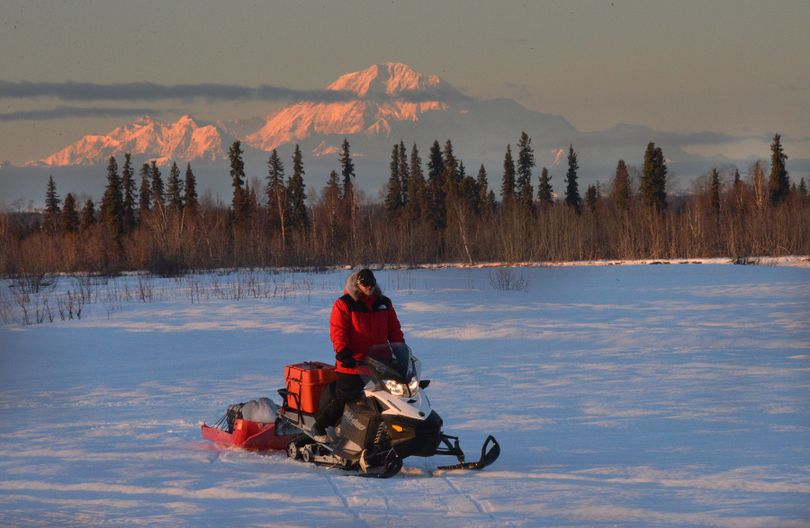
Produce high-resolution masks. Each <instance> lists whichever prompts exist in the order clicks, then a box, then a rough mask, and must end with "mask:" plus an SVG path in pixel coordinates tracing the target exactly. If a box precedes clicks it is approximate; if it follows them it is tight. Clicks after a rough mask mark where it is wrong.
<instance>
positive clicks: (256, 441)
mask: <svg viewBox="0 0 810 528" xmlns="http://www.w3.org/2000/svg"><path fill="white" fill-rule="evenodd" d="M202 436H203V438H205V439H206V440H211V441H212V442H214V443H217V444H220V445H225V446H232V447H241V448H242V449H248V450H250V451H268V450H270V449H287V444H289V443H290V440H292V439H293V436H294V435H285V434H282V435H277V434H276V424H275V423H261V422H251V421H249V420H243V419H241V418H237V419H235V420H234V421H233V432H232V433H229V432H228V431H225V430H223V429H219V428H217V427H211V426H210V425H207V424H203V425H202Z"/></svg>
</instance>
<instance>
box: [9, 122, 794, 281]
mask: <svg viewBox="0 0 810 528" xmlns="http://www.w3.org/2000/svg"><path fill="white" fill-rule="evenodd" d="M228 156H229V167H230V178H231V182H232V189H233V195H232V200H231V204H230V206H227V205H225V204H223V203H221V202H217V201H215V200H214V199H213V198H212V197H210V195H208V196H206V197H204V198H202V199H200V197H199V196H198V194H197V190H196V179H195V177H194V172H193V170H192V168H191V165H190V164H187V165H186V168H185V173H184V174H182V175H181V170H180V168H179V167H178V166H177V164H176V163H173V164H172V165H171V167H170V169H169V174H168V177H167V179H166V184H165V185H164V180H163V178H164V176H163V174H162V173H161V169H160V167H158V165H157V164H156V163H155V162H154V161H153V162H151V163H145V164H143V165H142V166H141V168H140V170H139V171H138V174H137V176H136V171H135V169H134V168H133V167H132V164H131V158H130V155H129V154H125V155H124V158H123V164H122V166H121V167H120V170H119V165H118V162H117V160H116V158H114V157H111V158H110V160H109V164H108V166H107V185H106V188H105V190H104V194H103V197H102V199H101V202H100V203H99V204H95V203H94V202H93V201H92V200H90V199H87V200H85V201H84V203H83V204H79V203H78V201H77V198H76V196H75V195H74V194H72V193H68V194H67V195H66V196H65V198H64V200H62V199H60V197H59V195H58V193H57V189H56V186H55V185H54V182H53V179H52V178H51V179H50V180H49V182H48V186H47V189H46V204H45V210H44V211H43V212H42V213H41V214H37V215H30V214H29V215H25V214H21V213H5V214H3V215H2V216H0V244H1V246H0V249H1V250H2V251H0V254H1V255H2V257H0V258H2V261H0V269H1V270H2V272H3V273H4V274H6V275H15V274H26V273H47V272H60V271H61V272H79V271H81V272H102V273H112V272H117V271H122V270H141V269H146V270H150V271H153V272H156V273H161V274H176V273H182V272H184V271H187V270H203V269H215V268H233V267H251V266H296V267H304V266H328V265H337V264H357V263H362V262H386V263H398V264H419V263H432V262H445V261H461V262H467V263H474V262H481V261H506V262H521V261H554V260H588V259H633V258H696V257H715V256H724V257H740V258H743V257H746V256H756V255H783V254H810V199H808V194H807V187H806V183H805V180H804V178H802V179H801V181H800V183H799V184H798V185H796V184H795V183H794V184H793V185H791V183H790V178H789V175H788V172H787V168H786V160H787V156H786V155H785V153H784V151H783V148H782V145H781V138H780V136H779V135H776V136H774V139H773V143H772V145H771V159H770V163H769V164H767V165H766V164H765V163H763V162H759V161H758V162H756V163H754V164H753V165H752V166H751V167H749V168H748V171H747V175H746V177H745V178H743V177H742V175H741V174H740V172H739V170H737V169H736V168H730V169H729V168H725V169H724V170H722V171H720V170H718V169H713V170H712V171H711V172H710V173H708V174H706V175H704V176H703V177H701V178H698V179H697V180H696V181H695V182H694V183H693V185H692V188H691V190H690V192H688V193H686V194H682V195H673V194H671V193H668V192H667V177H668V176H669V174H668V169H667V166H666V161H665V158H664V154H663V152H662V150H661V148H660V147H658V146H656V145H655V144H654V143H649V144H648V145H647V148H646V150H645V151H644V154H643V160H642V164H641V166H640V168H636V167H633V166H630V165H628V164H627V163H626V162H625V161H624V160H619V161H618V163H617V165H616V171H615V174H613V175H611V177H610V178H609V181H608V183H607V185H602V184H600V183H596V184H594V185H590V186H588V187H587V189H586V190H585V192H584V196H583V195H581V194H580V191H579V184H578V169H579V164H578V159H577V153H576V151H575V150H574V147H573V145H571V146H570V147H569V151H568V160H567V161H568V162H567V170H566V172H565V176H564V182H563V184H561V185H560V187H561V188H563V190H564V194H563V195H558V194H556V193H555V191H554V185H555V184H554V183H553V182H552V180H553V178H552V176H551V175H550V173H549V171H548V169H547V168H546V167H542V168H541V169H540V171H539V174H537V171H536V168H537V167H536V161H535V156H534V151H533V148H532V145H531V138H530V137H529V136H528V135H527V134H526V133H525V132H524V133H523V134H522V135H521V137H520V139H519V140H518V142H517V143H516V153H515V154H514V155H513V151H512V146H511V145H507V147H506V153H505V155H504V162H503V169H502V172H501V178H500V179H501V185H500V190H499V197H500V200H498V199H497V198H496V195H495V191H494V190H493V189H492V188H491V186H490V183H489V178H490V176H489V173H488V172H487V170H486V168H485V167H484V166H483V165H481V166H480V167H479V169H478V172H477V174H476V175H475V176H473V175H472V174H468V170H467V167H466V166H465V165H464V162H463V161H462V160H460V159H458V157H457V156H456V155H455V153H454V149H453V144H452V142H451V141H450V140H447V141H446V142H445V143H444V145H443V146H442V145H441V144H440V143H439V142H438V141H434V142H433V144H432V145H431V147H430V149H429V151H428V154H427V161H426V163H425V162H423V160H422V157H421V154H420V151H419V150H418V148H417V146H416V145H415V144H414V145H413V146H412V147H410V149H408V148H406V146H405V144H404V143H403V142H399V143H398V144H395V145H393V148H392V151H391V163H390V175H389V178H388V182H387V185H386V186H385V189H384V191H383V194H384V199H383V200H381V201H379V202H377V201H373V200H369V199H368V198H367V197H366V196H365V195H364V193H363V192H362V191H361V190H360V189H359V187H358V186H357V183H356V181H355V169H354V160H353V159H352V155H351V150H350V145H349V143H348V141H346V140H344V141H343V144H342V146H341V149H340V154H339V156H338V159H337V162H338V164H337V167H336V169H338V170H333V171H332V172H331V174H330V175H329V179H328V181H327V184H326V186H325V187H324V188H323V190H322V191H321V192H320V193H319V195H318V196H317V197H315V198H314V199H310V200H307V194H306V184H305V181H304V176H305V170H304V160H303V156H302V153H301V150H300V148H298V146H296V148H295V153H294V155H293V158H292V160H291V164H290V166H289V168H288V167H287V166H286V165H285V162H284V161H283V160H282V159H281V158H280V157H279V155H278V153H277V152H276V151H275V150H273V152H272V153H271V154H270V156H269V159H268V162H267V172H266V177H265V184H264V188H256V187H255V186H253V187H251V186H250V185H249V184H248V179H247V178H246V175H245V166H244V162H243V161H242V150H241V145H240V143H239V142H238V141H237V142H235V143H234V144H233V145H232V146H231V147H230V150H229V154H228ZM766 171H769V174H768V175H766ZM138 177H139V178H140V181H137V178H138ZM535 178H537V185H538V187H537V192H536V193H535V190H534V183H533V180H534V179H535Z"/></svg>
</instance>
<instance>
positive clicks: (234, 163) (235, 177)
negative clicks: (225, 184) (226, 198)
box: [228, 141, 249, 225]
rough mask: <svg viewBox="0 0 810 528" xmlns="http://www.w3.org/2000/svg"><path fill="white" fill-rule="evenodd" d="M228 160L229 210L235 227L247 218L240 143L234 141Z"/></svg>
mask: <svg viewBox="0 0 810 528" xmlns="http://www.w3.org/2000/svg"><path fill="white" fill-rule="evenodd" d="M228 160H229V162H230V176H231V187H232V189H233V198H232V199H231V210H232V212H233V213H232V214H233V221H234V223H235V224H236V225H242V224H244V223H245V222H246V221H247V216H248V207H249V205H248V195H247V191H246V190H245V187H244V185H245V162H244V161H242V143H241V142H240V141H234V142H233V144H232V145H231V148H230V149H229V150H228Z"/></svg>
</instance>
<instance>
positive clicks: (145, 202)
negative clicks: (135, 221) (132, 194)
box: [138, 163, 152, 218]
mask: <svg viewBox="0 0 810 528" xmlns="http://www.w3.org/2000/svg"><path fill="white" fill-rule="evenodd" d="M151 178H152V177H151V171H150V170H149V164H148V163H144V164H143V165H141V186H140V189H139V190H138V209H139V214H140V216H141V218H143V215H144V213H145V212H147V211H148V210H149V209H150V207H151V206H152V185H151Z"/></svg>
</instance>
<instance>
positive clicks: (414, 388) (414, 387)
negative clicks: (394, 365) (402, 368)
mask: <svg viewBox="0 0 810 528" xmlns="http://www.w3.org/2000/svg"><path fill="white" fill-rule="evenodd" d="M417 389H419V380H418V379H416V378H411V381H410V383H408V390H410V391H411V394H416V391H417Z"/></svg>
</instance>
